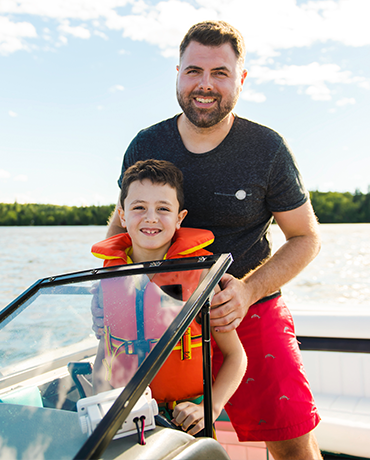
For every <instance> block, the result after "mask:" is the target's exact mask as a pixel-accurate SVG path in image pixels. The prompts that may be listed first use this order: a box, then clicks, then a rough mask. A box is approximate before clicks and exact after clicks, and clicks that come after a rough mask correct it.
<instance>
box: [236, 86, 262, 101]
mask: <svg viewBox="0 0 370 460" xmlns="http://www.w3.org/2000/svg"><path fill="white" fill-rule="evenodd" d="M240 97H241V99H244V100H245V101H249V102H257V103H261V102H265V101H266V96H265V95H264V94H263V93H258V92H257V91H254V90H252V89H243V91H242V93H241V96H240Z"/></svg>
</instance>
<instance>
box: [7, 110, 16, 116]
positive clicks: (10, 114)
mask: <svg viewBox="0 0 370 460" xmlns="http://www.w3.org/2000/svg"><path fill="white" fill-rule="evenodd" d="M8 115H9V116H10V117H17V116H18V114H17V113H15V112H13V110H9V112H8Z"/></svg>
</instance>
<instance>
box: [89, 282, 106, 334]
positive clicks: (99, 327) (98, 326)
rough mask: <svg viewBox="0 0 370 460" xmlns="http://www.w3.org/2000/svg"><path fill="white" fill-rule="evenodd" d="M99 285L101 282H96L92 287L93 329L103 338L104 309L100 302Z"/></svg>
mask: <svg viewBox="0 0 370 460" xmlns="http://www.w3.org/2000/svg"><path fill="white" fill-rule="evenodd" d="M99 285H100V283H99V282H98V283H95V284H94V285H93V286H92V287H91V289H90V292H91V294H93V298H92V300H91V314H92V320H93V325H92V330H93V331H94V332H95V337H96V338H97V339H101V337H102V336H103V333H104V329H103V328H104V309H103V305H100V303H99Z"/></svg>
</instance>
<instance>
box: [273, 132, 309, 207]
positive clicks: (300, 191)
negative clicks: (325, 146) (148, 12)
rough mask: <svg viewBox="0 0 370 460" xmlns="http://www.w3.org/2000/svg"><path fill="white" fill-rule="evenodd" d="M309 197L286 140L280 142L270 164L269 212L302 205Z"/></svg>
mask: <svg viewBox="0 0 370 460" xmlns="http://www.w3.org/2000/svg"><path fill="white" fill-rule="evenodd" d="M308 199H309V193H308V191H307V190H306V188H305V186H304V184H303V179H302V176H301V174H300V172H299V169H298V166H297V162H296V160H295V158H294V155H293V153H292V152H291V150H290V148H289V146H288V145H287V143H286V141H285V140H284V139H282V141H281V144H280V146H279V148H278V150H277V152H276V154H275V157H274V159H273V161H272V163H271V165H270V177H269V187H268V191H267V197H266V200H267V206H268V208H269V209H270V211H271V212H284V211H290V210H292V209H296V208H298V207H300V206H302V205H303V204H304V203H305V202H306V201H307V200H308Z"/></svg>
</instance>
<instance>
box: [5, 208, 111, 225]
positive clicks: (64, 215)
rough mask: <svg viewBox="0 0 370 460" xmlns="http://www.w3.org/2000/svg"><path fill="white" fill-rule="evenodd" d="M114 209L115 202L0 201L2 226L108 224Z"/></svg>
mask: <svg viewBox="0 0 370 460" xmlns="http://www.w3.org/2000/svg"><path fill="white" fill-rule="evenodd" d="M113 209H114V204H111V205H108V206H82V207H77V206H56V205H52V204H34V203H28V204H19V203H11V204H9V203H0V226H5V225H7V226H9V225H106V224H107V221H108V218H109V216H110V215H111V213H112V211H113Z"/></svg>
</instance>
